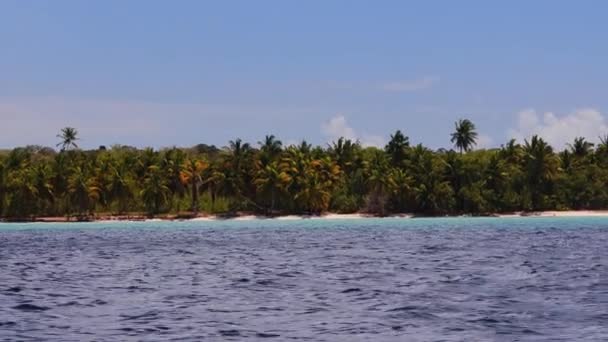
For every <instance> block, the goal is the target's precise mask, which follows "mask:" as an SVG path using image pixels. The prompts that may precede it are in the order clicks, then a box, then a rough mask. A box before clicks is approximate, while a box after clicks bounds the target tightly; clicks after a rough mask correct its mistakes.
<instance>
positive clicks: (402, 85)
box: [380, 76, 440, 92]
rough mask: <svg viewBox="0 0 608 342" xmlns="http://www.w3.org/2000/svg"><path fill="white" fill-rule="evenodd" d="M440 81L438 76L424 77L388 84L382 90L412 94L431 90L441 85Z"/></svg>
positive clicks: (382, 86) (383, 85)
mask: <svg viewBox="0 0 608 342" xmlns="http://www.w3.org/2000/svg"><path fill="white" fill-rule="evenodd" d="M439 80H440V79H439V77H437V76H424V77H422V78H419V79H415V80H404V81H393V82H387V83H384V84H382V85H381V86H380V87H381V89H382V90H385V91H391V92H411V91H417V90H424V89H428V88H431V87H433V86H434V85H436V84H437V83H439Z"/></svg>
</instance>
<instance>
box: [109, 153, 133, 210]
mask: <svg viewBox="0 0 608 342" xmlns="http://www.w3.org/2000/svg"><path fill="white" fill-rule="evenodd" d="M117 163H118V164H117V165H111V167H110V174H109V190H110V200H111V201H116V202H118V213H119V214H122V213H124V212H125V211H126V210H127V208H128V206H129V203H128V201H129V200H132V199H133V198H134V192H133V177H132V173H131V171H130V170H129V168H128V167H127V165H126V164H125V163H124V161H119V162H117Z"/></svg>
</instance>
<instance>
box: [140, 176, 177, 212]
mask: <svg viewBox="0 0 608 342" xmlns="http://www.w3.org/2000/svg"><path fill="white" fill-rule="evenodd" d="M170 192H171V190H170V189H169V186H168V182H167V179H166V178H165V177H164V174H163V173H162V170H161V169H160V168H159V167H158V166H157V165H152V166H150V167H149V168H148V173H147V175H146V178H145V179H144V182H143V184H142V187H141V191H140V195H141V198H142V200H143V202H144V205H145V207H146V210H147V212H148V214H150V215H154V214H158V213H159V212H160V210H161V208H162V207H163V206H164V205H165V204H167V202H168V199H169V194H170Z"/></svg>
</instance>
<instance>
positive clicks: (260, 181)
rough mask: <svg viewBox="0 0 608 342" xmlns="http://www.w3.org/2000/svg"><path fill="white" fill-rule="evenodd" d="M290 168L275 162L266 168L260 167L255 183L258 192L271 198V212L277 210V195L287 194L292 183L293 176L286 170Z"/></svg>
mask: <svg viewBox="0 0 608 342" xmlns="http://www.w3.org/2000/svg"><path fill="white" fill-rule="evenodd" d="M287 167H288V166H287V164H285V165H282V164H279V163H278V162H277V161H273V162H271V163H270V164H268V165H266V166H260V168H259V169H258V171H257V174H256V178H255V180H254V183H255V185H256V188H257V191H258V192H259V193H260V194H262V195H263V196H265V197H267V198H268V197H269V198H270V207H269V210H270V211H271V212H272V211H274V210H275V205H276V200H277V195H280V194H283V193H285V192H287V188H288V187H289V185H290V183H291V180H292V178H291V176H290V175H289V173H288V172H287V171H286V170H284V169H286V168H287Z"/></svg>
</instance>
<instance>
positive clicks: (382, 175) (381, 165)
mask: <svg viewBox="0 0 608 342" xmlns="http://www.w3.org/2000/svg"><path fill="white" fill-rule="evenodd" d="M371 158H372V159H371V160H370V162H369V163H367V165H366V174H367V177H366V183H367V187H368V196H367V210H368V211H370V212H373V213H377V214H380V215H384V214H385V213H386V210H387V208H386V206H387V204H388V200H389V197H390V195H391V193H392V192H393V191H394V190H395V189H396V188H397V184H396V183H395V180H394V179H393V177H392V176H393V173H392V171H391V169H390V166H389V162H388V159H387V155H386V154H385V153H384V152H383V151H381V150H376V151H375V153H374V154H373V155H372V157H371Z"/></svg>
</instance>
